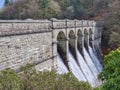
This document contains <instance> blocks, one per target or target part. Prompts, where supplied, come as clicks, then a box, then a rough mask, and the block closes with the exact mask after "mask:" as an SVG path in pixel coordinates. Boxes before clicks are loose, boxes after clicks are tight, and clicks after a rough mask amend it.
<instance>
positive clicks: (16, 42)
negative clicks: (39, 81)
mask: <svg viewBox="0 0 120 90" xmlns="http://www.w3.org/2000/svg"><path fill="white" fill-rule="evenodd" d="M100 45H101V29H100V27H99V25H98V22H96V21H93V20H68V19H65V20H57V19H51V20H32V19H28V20H0V70H3V69H5V68H12V69H15V70H18V68H19V67H20V66H22V65H25V64H27V63H32V64H35V68H36V69H37V70H38V71H45V70H48V71H51V70H55V71H56V72H57V73H59V74H63V73H67V72H72V73H73V75H74V76H75V77H76V78H77V79H78V80H82V81H88V82H89V83H90V84H91V85H92V86H93V87H94V86H96V85H99V83H100V82H99V81H98V80H97V75H98V74H99V72H100V71H101V70H102V65H101V62H100V60H101V52H100Z"/></svg>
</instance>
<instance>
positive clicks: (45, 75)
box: [0, 64, 92, 90]
mask: <svg viewBox="0 0 120 90" xmlns="http://www.w3.org/2000/svg"><path fill="white" fill-rule="evenodd" d="M21 71H22V72H21V73H19V74H17V73H16V72H15V71H13V70H11V69H6V70H3V71H1V72H0V90H92V88H91V86H90V85H89V84H88V83H86V82H79V81H78V80H77V79H76V78H75V77H74V76H73V75H72V74H71V73H68V74H64V75H59V74H56V73H55V72H54V71H51V72H36V70H35V68H34V66H33V65H31V64H27V65H26V66H25V67H21Z"/></svg>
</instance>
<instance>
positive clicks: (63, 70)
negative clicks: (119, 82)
mask: <svg viewBox="0 0 120 90" xmlns="http://www.w3.org/2000/svg"><path fill="white" fill-rule="evenodd" d="M57 54H58V55H57V65H58V70H57V73H59V74H64V73H68V72H69V70H68V69H67V67H66V66H65V64H64V63H63V60H62V58H61V57H60V55H59V53H57Z"/></svg>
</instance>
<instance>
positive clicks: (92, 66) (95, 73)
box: [83, 47, 99, 78]
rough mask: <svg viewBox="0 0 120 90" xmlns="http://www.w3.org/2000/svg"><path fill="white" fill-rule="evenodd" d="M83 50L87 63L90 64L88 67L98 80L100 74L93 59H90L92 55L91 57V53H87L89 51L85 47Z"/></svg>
mask: <svg viewBox="0 0 120 90" xmlns="http://www.w3.org/2000/svg"><path fill="white" fill-rule="evenodd" d="M83 50H84V57H85V61H86V63H87V64H88V66H89V67H90V69H91V71H92V73H93V75H94V76H95V77H96V78H97V75H98V73H99V72H98V70H97V68H96V66H95V64H94V62H93V61H92V59H91V57H90V55H89V53H88V52H87V50H86V48H85V47H83Z"/></svg>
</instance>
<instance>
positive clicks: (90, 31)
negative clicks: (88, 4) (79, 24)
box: [89, 28, 94, 48]
mask: <svg viewBox="0 0 120 90" xmlns="http://www.w3.org/2000/svg"><path fill="white" fill-rule="evenodd" d="M93 38H94V37H93V31H92V29H91V28H90V29H89V45H90V46H91V47H92V48H93Z"/></svg>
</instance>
